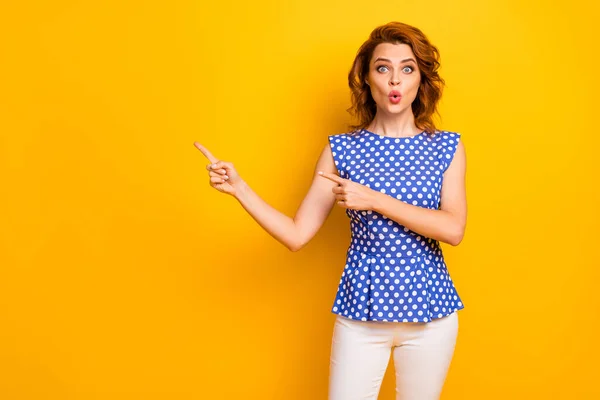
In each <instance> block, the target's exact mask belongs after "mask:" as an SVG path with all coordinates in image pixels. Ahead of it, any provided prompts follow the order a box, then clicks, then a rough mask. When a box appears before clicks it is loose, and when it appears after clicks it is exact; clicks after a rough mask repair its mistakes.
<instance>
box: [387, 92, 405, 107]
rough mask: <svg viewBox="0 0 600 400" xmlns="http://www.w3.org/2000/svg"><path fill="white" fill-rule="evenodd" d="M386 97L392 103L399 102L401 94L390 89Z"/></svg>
mask: <svg viewBox="0 0 600 400" xmlns="http://www.w3.org/2000/svg"><path fill="white" fill-rule="evenodd" d="M388 98H389V99H390V101H391V102H392V103H394V104H397V103H399V102H400V100H402V95H401V94H400V93H399V92H396V91H392V92H390V94H389V95H388Z"/></svg>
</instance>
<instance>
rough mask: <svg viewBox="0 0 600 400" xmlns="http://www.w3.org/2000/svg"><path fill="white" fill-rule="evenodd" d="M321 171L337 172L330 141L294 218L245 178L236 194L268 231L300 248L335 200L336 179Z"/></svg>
mask: <svg viewBox="0 0 600 400" xmlns="http://www.w3.org/2000/svg"><path fill="white" fill-rule="evenodd" d="M318 171H326V172H330V173H336V172H337V169H336V168H335V164H334V161H333V155H332V153H331V148H330V146H329V144H326V145H325V147H324V148H323V151H322V152H321V155H320V157H319V160H318V161H317V164H316V167H315V170H314V174H313V181H312V184H311V186H310V189H309V191H308V193H307V194H306V196H305V198H304V200H303V201H302V204H300V207H299V208H298V211H297V212H296V215H295V216H294V218H290V217H288V216H287V215H285V214H283V213H281V212H280V211H278V210H276V209H275V208H273V207H272V206H270V205H269V204H268V203H267V202H265V201H264V200H263V199H262V198H261V197H260V196H259V195H258V194H257V193H256V192H254V190H252V188H251V187H250V186H248V185H247V184H246V183H245V182H243V183H242V184H241V185H240V187H239V189H237V190H236V194H235V197H236V199H237V200H238V201H239V202H240V204H241V205H242V207H244V209H245V210H246V211H247V212H248V213H249V214H250V215H251V216H252V218H254V220H255V221H256V222H258V224H259V225H260V226H261V227H262V228H263V229H264V230H265V231H267V232H268V233H269V234H270V235H271V236H273V237H274V238H275V239H277V240H278V241H279V242H280V243H282V244H284V245H285V246H286V247H287V248H288V249H290V250H291V251H298V250H300V249H301V248H302V247H304V246H305V245H306V244H307V243H308V242H309V241H310V240H311V239H312V238H313V237H314V236H315V235H316V233H317V232H318V231H319V229H320V228H321V226H322V225H323V223H324V222H325V220H326V219H327V216H328V215H329V213H330V212H331V209H332V207H333V204H334V202H335V195H334V193H333V192H332V188H333V187H334V186H335V183H333V182H331V181H328V180H325V179H322V178H321V177H320V176H319V175H318V174H317V172H318Z"/></svg>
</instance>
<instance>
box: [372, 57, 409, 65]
mask: <svg viewBox="0 0 600 400" xmlns="http://www.w3.org/2000/svg"><path fill="white" fill-rule="evenodd" d="M377 61H387V62H390V63H391V62H392V61H390V60H388V59H387V58H383V57H377V59H376V60H375V61H373V62H374V63H376V62H377ZM407 61H412V62H414V63H415V64H416V63H417V62H416V61H415V60H414V59H413V58H405V59H404V60H402V61H400V64H402V63H404V62H407Z"/></svg>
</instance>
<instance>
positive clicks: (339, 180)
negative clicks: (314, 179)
mask: <svg viewBox="0 0 600 400" xmlns="http://www.w3.org/2000/svg"><path fill="white" fill-rule="evenodd" d="M319 175H321V176H322V177H323V178H327V179H329V180H330V181H334V182H335V183H339V184H340V185H341V184H342V183H343V182H344V178H340V177H339V176H337V175H334V174H330V173H328V172H323V171H319Z"/></svg>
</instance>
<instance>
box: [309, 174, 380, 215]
mask: <svg viewBox="0 0 600 400" xmlns="http://www.w3.org/2000/svg"><path fill="white" fill-rule="evenodd" d="M319 175H321V176H322V177H323V178H327V179H329V180H331V181H333V182H335V183H337V184H338V186H335V187H334V188H333V189H331V191H332V192H333V193H335V199H336V200H337V201H336V203H337V204H338V205H339V206H341V207H344V208H351V209H354V210H372V209H373V205H374V204H375V196H376V194H377V193H378V192H376V191H374V190H373V189H371V188H368V187H366V186H365V185H361V184H360V183H356V182H354V181H351V180H350V179H344V178H340V177H339V176H337V175H334V174H329V173H327V172H322V171H319Z"/></svg>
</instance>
